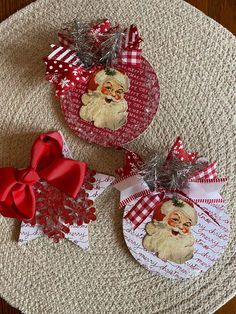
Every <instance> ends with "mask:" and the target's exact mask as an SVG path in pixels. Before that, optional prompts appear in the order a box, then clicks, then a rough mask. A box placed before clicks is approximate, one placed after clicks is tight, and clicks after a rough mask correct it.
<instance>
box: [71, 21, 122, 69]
mask: <svg viewBox="0 0 236 314" xmlns="http://www.w3.org/2000/svg"><path fill="white" fill-rule="evenodd" d="M97 23H98V22H97V21H96V22H94V23H84V22H81V21H80V20H78V19H76V20H74V23H73V25H72V26H68V27H67V28H66V35H67V36H69V37H70V38H71V39H72V40H73V44H72V45H71V48H72V49H73V50H75V51H76V52H77V56H78V57H79V59H80V61H81V62H82V64H83V66H84V67H85V68H88V67H91V66H94V65H97V64H103V65H105V66H106V67H112V65H113V63H114V62H115V60H116V57H117V55H118V54H119V52H120V49H121V47H122V41H123V38H124V36H125V34H124V32H123V31H122V29H121V28H120V26H118V25H117V26H115V27H111V29H110V30H109V31H108V32H105V33H103V34H102V33H99V34H97V33H93V32H91V27H92V26H93V25H95V24H97ZM96 36H97V37H96ZM96 40H98V41H99V43H98V44H96Z"/></svg>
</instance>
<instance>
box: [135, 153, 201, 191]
mask: <svg viewBox="0 0 236 314" xmlns="http://www.w3.org/2000/svg"><path fill="white" fill-rule="evenodd" d="M205 167H206V162H203V161H202V160H201V159H198V160H196V161H195V162H192V161H191V162H190V161H182V160H180V159H179V158H173V159H170V160H167V161H165V160H163V158H162V157H160V156H159V155H154V156H152V157H151V158H149V159H148V160H147V161H145V162H144V164H143V166H142V167H141V169H140V171H139V175H140V176H142V178H143V179H144V180H145V182H146V183H147V184H148V186H149V188H150V189H151V190H152V191H154V190H156V189H157V188H161V187H162V188H166V189H168V190H183V189H185V188H187V187H188V180H189V179H190V178H191V177H192V176H193V175H194V174H195V173H197V172H198V171H201V170H203V169H204V168H205Z"/></svg>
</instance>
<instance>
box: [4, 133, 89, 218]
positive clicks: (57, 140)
mask: <svg viewBox="0 0 236 314" xmlns="http://www.w3.org/2000/svg"><path fill="white" fill-rule="evenodd" d="M62 149H63V140H62V137H61V135H60V133H59V132H48V133H44V134H41V135H40V136H39V137H38V138H37V139H36V141H35V142H34V145H33V147H32V152H31V163H30V166H29V167H28V168H26V169H20V170H18V169H15V168H12V167H8V168H0V178H1V179H0V213H1V214H2V215H3V216H6V217H11V218H18V219H20V220H28V219H32V218H33V217H34V214H35V195H34V190H33V185H34V184H35V183H36V182H37V181H39V180H40V179H43V180H45V181H47V182H48V183H49V184H51V185H53V186H54V187H56V188H58V189H59V190H61V191H62V192H64V193H66V194H68V195H69V196H71V197H74V198H75V197H76V196H77V194H78V193H79V191H80V188H81V185H82V184H83V182H84V177H85V172H86V164H85V163H83V162H80V161H76V160H71V159H67V158H64V157H63V153H62Z"/></svg>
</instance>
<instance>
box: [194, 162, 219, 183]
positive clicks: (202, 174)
mask: <svg viewBox="0 0 236 314" xmlns="http://www.w3.org/2000/svg"><path fill="white" fill-rule="evenodd" d="M216 165H217V161H214V162H213V163H212V164H210V165H209V166H207V167H206V169H203V170H201V171H199V172H198V173H196V174H195V175H194V176H193V177H192V178H191V181H193V180H194V181H195V180H213V179H216V178H217V172H216Z"/></svg>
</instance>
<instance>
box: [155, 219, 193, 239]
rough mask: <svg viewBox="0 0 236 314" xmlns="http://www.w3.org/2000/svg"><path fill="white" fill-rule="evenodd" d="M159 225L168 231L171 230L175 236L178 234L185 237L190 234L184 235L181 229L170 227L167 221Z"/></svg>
mask: <svg viewBox="0 0 236 314" xmlns="http://www.w3.org/2000/svg"><path fill="white" fill-rule="evenodd" d="M159 225H160V226H161V225H162V227H163V228H167V229H168V230H170V231H171V232H172V233H173V235H178V234H180V235H183V236H187V235H188V233H184V232H183V231H182V230H181V229H180V228H178V227H172V226H170V225H169V224H168V223H167V221H162V222H159Z"/></svg>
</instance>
